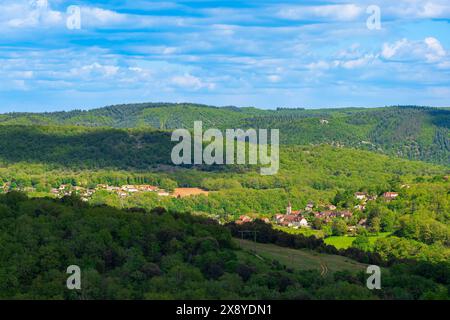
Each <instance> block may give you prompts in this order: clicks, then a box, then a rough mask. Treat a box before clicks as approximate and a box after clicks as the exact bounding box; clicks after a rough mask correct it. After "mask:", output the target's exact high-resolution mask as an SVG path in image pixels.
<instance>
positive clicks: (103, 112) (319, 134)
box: [0, 103, 450, 164]
mask: <svg viewBox="0 0 450 320" xmlns="http://www.w3.org/2000/svg"><path fill="white" fill-rule="evenodd" d="M194 121H203V124H204V127H205V128H210V127H213V128H219V129H225V128H243V129H246V128H264V129H266V128H273V129H276V128H278V129H280V130H281V141H282V143H287V144H297V145H298V144H301V145H306V144H321V143H326V144H331V145H337V146H348V147H355V148H359V149H364V150H371V151H376V152H380V153H385V154H389V155H394V156H398V157H403V158H408V159H413V160H424V161H429V162H434V163H440V164H450V131H449V129H450V109H449V108H427V107H418V106H396V107H386V108H374V109H364V108H347V109H317V110H309V109H287V108H279V109H277V110H261V109H257V108H250V107H248V108H237V107H220V108H219V107H212V106H205V105H196V104H187V103H183V104H168V103H143V104H130V105H117V106H110V107H105V108H101V109H94V110H89V111H82V110H75V111H70V112H54V113H40V114H31V113H10V114H3V115H0V124H4V125H43V126H58V125H64V126H88V127H113V128H141V129H149V128H153V129H160V130H171V129H175V128H192V127H193V124H194Z"/></svg>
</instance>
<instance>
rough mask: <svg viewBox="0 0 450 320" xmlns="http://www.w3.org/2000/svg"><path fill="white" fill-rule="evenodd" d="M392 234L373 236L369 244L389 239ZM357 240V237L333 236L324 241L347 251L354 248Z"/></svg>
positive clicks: (382, 233) (384, 233)
mask: <svg viewBox="0 0 450 320" xmlns="http://www.w3.org/2000/svg"><path fill="white" fill-rule="evenodd" d="M391 234H392V233H391V232H380V233H379V234H378V235H371V236H369V242H370V244H371V245H373V244H375V242H376V241H377V240H378V239H380V238H385V237H388V236H390V235H391ZM355 239H356V237H350V236H333V237H328V238H325V239H324V241H325V243H326V244H328V245H330V246H334V247H336V248H338V249H347V248H350V247H351V246H352V243H353V241H354V240H355Z"/></svg>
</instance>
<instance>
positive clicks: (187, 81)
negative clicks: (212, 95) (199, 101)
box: [171, 73, 215, 90]
mask: <svg viewBox="0 0 450 320" xmlns="http://www.w3.org/2000/svg"><path fill="white" fill-rule="evenodd" d="M171 83H172V84H174V85H176V86H178V87H182V88H186V89H194V90H199V89H203V88H207V89H210V90H212V89H214V88H215V84H214V83H212V82H203V81H202V80H201V79H200V78H198V77H195V76H193V75H191V74H189V73H185V74H184V75H182V76H174V77H172V79H171Z"/></svg>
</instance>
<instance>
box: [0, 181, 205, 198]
mask: <svg viewBox="0 0 450 320" xmlns="http://www.w3.org/2000/svg"><path fill="white" fill-rule="evenodd" d="M1 189H2V190H3V191H4V192H8V191H9V190H10V185H9V184H8V183H5V184H4V185H3V187H2V188H1ZM16 190H18V191H23V192H35V191H36V190H35V188H33V187H26V188H17V189H16ZM102 190H103V191H107V192H111V193H115V194H117V195H118V196H119V197H121V198H126V197H129V196H131V195H133V194H137V193H149V192H151V193H154V194H156V195H158V196H159V197H173V198H185V197H190V196H198V195H205V196H207V195H208V194H209V192H208V191H206V190H203V189H200V188H175V189H174V190H173V191H167V190H165V189H162V188H160V187H157V186H152V185H146V184H145V185H123V186H120V187H119V186H111V185H107V184H97V185H96V186H95V187H94V188H85V187H81V186H73V185H71V184H61V185H60V186H59V187H57V188H52V189H51V190H50V194H52V195H53V196H54V197H57V198H62V197H64V196H70V195H72V194H76V195H77V196H79V197H80V198H81V200H82V201H85V202H88V201H89V199H90V198H92V196H93V195H94V194H95V193H96V192H98V191H102Z"/></svg>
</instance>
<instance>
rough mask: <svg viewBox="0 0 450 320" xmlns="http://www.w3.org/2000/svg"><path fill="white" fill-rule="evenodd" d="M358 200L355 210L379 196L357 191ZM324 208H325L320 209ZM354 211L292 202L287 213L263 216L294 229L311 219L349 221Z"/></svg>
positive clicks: (390, 196)
mask: <svg viewBox="0 0 450 320" xmlns="http://www.w3.org/2000/svg"><path fill="white" fill-rule="evenodd" d="M398 196H399V193H398V192H385V193H383V195H382V197H383V199H384V200H385V201H392V200H394V199H396V198H397V197H398ZM354 197H355V199H356V200H358V201H359V204H358V205H356V206H355V207H354V210H357V211H364V210H365V209H366V204H367V203H368V202H369V201H375V200H377V198H378V196H376V195H369V194H367V193H366V192H356V193H355V194H354ZM318 209H324V210H318ZM353 216H354V215H353V212H352V211H350V210H348V209H347V210H338V208H337V207H336V206H335V205H333V204H327V205H325V206H320V207H318V206H317V207H316V206H315V205H314V203H312V202H309V203H308V204H307V205H306V207H305V208H304V210H292V205H291V202H289V203H288V205H287V207H286V212H285V213H278V214H275V215H274V216H273V217H272V219H269V218H267V217H266V218H263V219H262V221H264V222H265V223H267V224H274V225H278V226H281V227H287V228H292V229H301V228H311V227H312V226H311V221H312V220H314V219H318V220H319V221H321V222H322V223H325V224H328V223H331V222H332V221H333V220H334V219H336V218H341V219H344V220H346V221H349V220H350V219H351V218H352V217H353ZM256 218H257V217H253V216H250V215H241V216H240V217H239V219H237V220H236V221H235V223H236V224H238V225H243V224H245V223H250V222H253V221H254V220H255V219H256ZM366 224H367V219H363V218H361V219H359V220H357V224H355V225H350V226H348V232H349V233H355V232H356V229H357V227H358V226H359V227H366Z"/></svg>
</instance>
